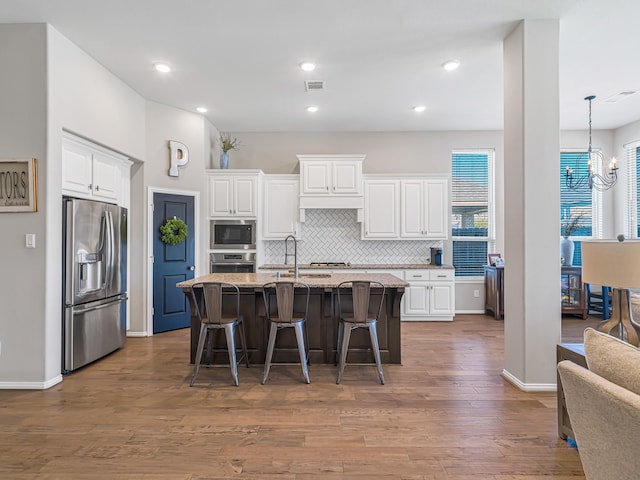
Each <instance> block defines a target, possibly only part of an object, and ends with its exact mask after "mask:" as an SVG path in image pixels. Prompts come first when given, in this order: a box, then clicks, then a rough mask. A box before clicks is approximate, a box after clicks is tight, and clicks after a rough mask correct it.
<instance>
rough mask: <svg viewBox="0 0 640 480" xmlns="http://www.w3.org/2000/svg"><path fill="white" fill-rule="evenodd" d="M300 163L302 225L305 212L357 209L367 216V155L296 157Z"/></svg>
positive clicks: (359, 213) (359, 217) (361, 216)
mask: <svg viewBox="0 0 640 480" xmlns="http://www.w3.org/2000/svg"><path fill="white" fill-rule="evenodd" d="M297 157H298V160H299V161H300V221H301V222H304V217H305V214H304V212H305V210H306V209H310V208H312V209H356V210H357V211H358V222H361V221H362V218H363V214H364V194H363V185H362V162H363V161H364V159H365V157H366V155H363V154H357V155H351V154H344V155H333V154H331V155H330V154H326V155H297Z"/></svg>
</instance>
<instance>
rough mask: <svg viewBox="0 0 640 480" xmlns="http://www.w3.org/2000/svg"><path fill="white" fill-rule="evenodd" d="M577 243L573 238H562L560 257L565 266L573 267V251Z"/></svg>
mask: <svg viewBox="0 0 640 480" xmlns="http://www.w3.org/2000/svg"><path fill="white" fill-rule="evenodd" d="M574 249H575V245H574V244H573V240H571V239H570V238H569V237H563V238H561V239H560V259H561V262H562V265H564V266H565V267H571V266H572V265H573V251H574Z"/></svg>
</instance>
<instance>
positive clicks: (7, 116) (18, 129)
mask: <svg viewBox="0 0 640 480" xmlns="http://www.w3.org/2000/svg"><path fill="white" fill-rule="evenodd" d="M46 51H47V50H46V28H45V26H44V25H24V24H21V25H0V65H2V74H0V105H1V106H2V107H1V108H0V145H2V154H1V156H2V157H3V158H11V157H16V158H36V159H37V164H38V212H37V213H0V229H1V230H2V235H0V263H1V264H2V280H0V282H1V283H0V305H1V307H0V311H1V313H0V342H2V345H1V349H2V350H1V354H0V387H5V388H11V387H12V386H14V385H16V384H18V383H23V384H27V385H31V386H35V387H36V388H39V387H40V388H41V386H42V383H43V382H44V380H45V379H47V380H50V379H51V378H52V375H51V374H46V373H45V372H46V370H47V368H46V367H47V365H46V364H45V357H47V358H50V357H51V355H52V354H54V353H55V352H51V351H47V349H48V348H49V349H50V348H51V346H50V345H48V344H47V343H45V339H46V338H47V334H46V333H45V332H46V330H47V324H46V320H47V314H46V309H45V297H44V292H45V288H46V277H45V275H46V263H45V246H46V235H45V232H46V216H47V215H48V205H47V202H46V194H47V184H46V179H47V175H48V171H49V165H48V162H47V157H46V118H47V117H46V113H47V109H46V99H47V91H46ZM25 233H35V234H36V247H37V248H35V249H33V250H32V249H26V248H25V246H24V242H25V240H24V235H25ZM57 282H58V283H59V279H57ZM59 307H60V305H59V303H58V310H57V313H58V314H59ZM58 352H59V349H58ZM58 366H60V358H59V357H58ZM59 373H60V369H59V368H58V374H59Z"/></svg>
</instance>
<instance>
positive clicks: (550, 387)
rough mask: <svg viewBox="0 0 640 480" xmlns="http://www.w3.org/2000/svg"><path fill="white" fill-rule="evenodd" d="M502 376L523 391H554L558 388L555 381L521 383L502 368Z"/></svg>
mask: <svg viewBox="0 0 640 480" xmlns="http://www.w3.org/2000/svg"><path fill="white" fill-rule="evenodd" d="M502 376H503V377H504V379H505V380H507V381H508V382H509V383H511V384H513V385H514V386H516V387H518V388H519V389H520V390H522V391H523V392H555V391H557V390H558V386H557V385H556V384H555V383H523V382H521V381H520V379H518V378H517V377H515V376H514V375H512V374H511V373H509V372H507V371H506V370H502Z"/></svg>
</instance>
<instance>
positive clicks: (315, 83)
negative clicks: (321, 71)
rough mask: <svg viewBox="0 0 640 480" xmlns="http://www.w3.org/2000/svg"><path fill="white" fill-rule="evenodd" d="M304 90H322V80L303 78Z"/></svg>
mask: <svg viewBox="0 0 640 480" xmlns="http://www.w3.org/2000/svg"><path fill="white" fill-rule="evenodd" d="M304 90H305V92H316V91H321V90H324V81H322V80H305V82H304Z"/></svg>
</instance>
